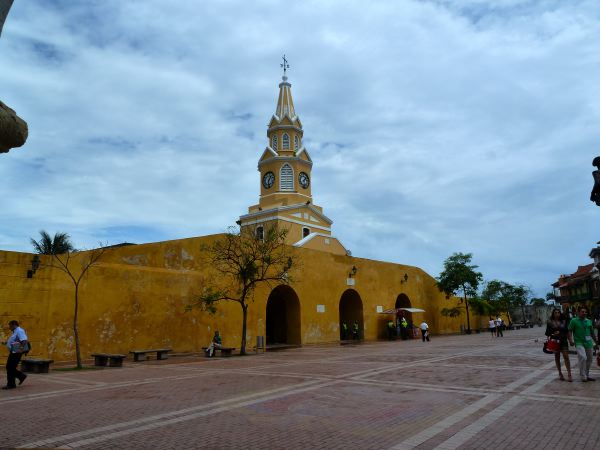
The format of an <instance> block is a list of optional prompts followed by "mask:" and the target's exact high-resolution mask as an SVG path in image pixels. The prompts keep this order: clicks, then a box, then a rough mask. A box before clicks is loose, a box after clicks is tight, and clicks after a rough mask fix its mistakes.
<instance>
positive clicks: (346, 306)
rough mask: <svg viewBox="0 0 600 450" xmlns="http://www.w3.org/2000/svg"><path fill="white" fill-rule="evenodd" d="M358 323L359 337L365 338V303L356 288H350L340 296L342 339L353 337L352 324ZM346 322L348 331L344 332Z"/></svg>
mask: <svg viewBox="0 0 600 450" xmlns="http://www.w3.org/2000/svg"><path fill="white" fill-rule="evenodd" d="M354 321H356V322H357V323H358V338H359V339H363V338H364V332H363V328H364V322H363V305H362V300H361V299H360V295H359V294H358V292H356V291H355V290H354V289H348V290H346V291H345V292H344V293H343V294H342V297H341V298H340V340H345V339H352V337H353V336H352V326H353V324H354ZM344 323H345V324H346V325H347V327H348V331H347V332H346V333H344Z"/></svg>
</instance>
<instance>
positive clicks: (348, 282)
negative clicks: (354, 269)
mask: <svg viewBox="0 0 600 450" xmlns="http://www.w3.org/2000/svg"><path fill="white" fill-rule="evenodd" d="M346 284H347V285H348V286H354V278H346Z"/></svg>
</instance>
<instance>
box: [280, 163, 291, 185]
mask: <svg viewBox="0 0 600 450" xmlns="http://www.w3.org/2000/svg"><path fill="white" fill-rule="evenodd" d="M279 190H280V191H293V190H294V170H293V169H292V167H291V166H290V165H289V164H284V165H283V166H282V167H281V173H280V175H279Z"/></svg>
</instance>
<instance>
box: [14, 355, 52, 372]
mask: <svg viewBox="0 0 600 450" xmlns="http://www.w3.org/2000/svg"><path fill="white" fill-rule="evenodd" d="M53 362H54V360H53V359H31V358H26V359H22V360H21V370H23V372H30V373H48V371H49V370H50V364H52V363H53Z"/></svg>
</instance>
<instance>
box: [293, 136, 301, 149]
mask: <svg viewBox="0 0 600 450" xmlns="http://www.w3.org/2000/svg"><path fill="white" fill-rule="evenodd" d="M298 147H300V140H299V139H298V136H294V150H298Z"/></svg>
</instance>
